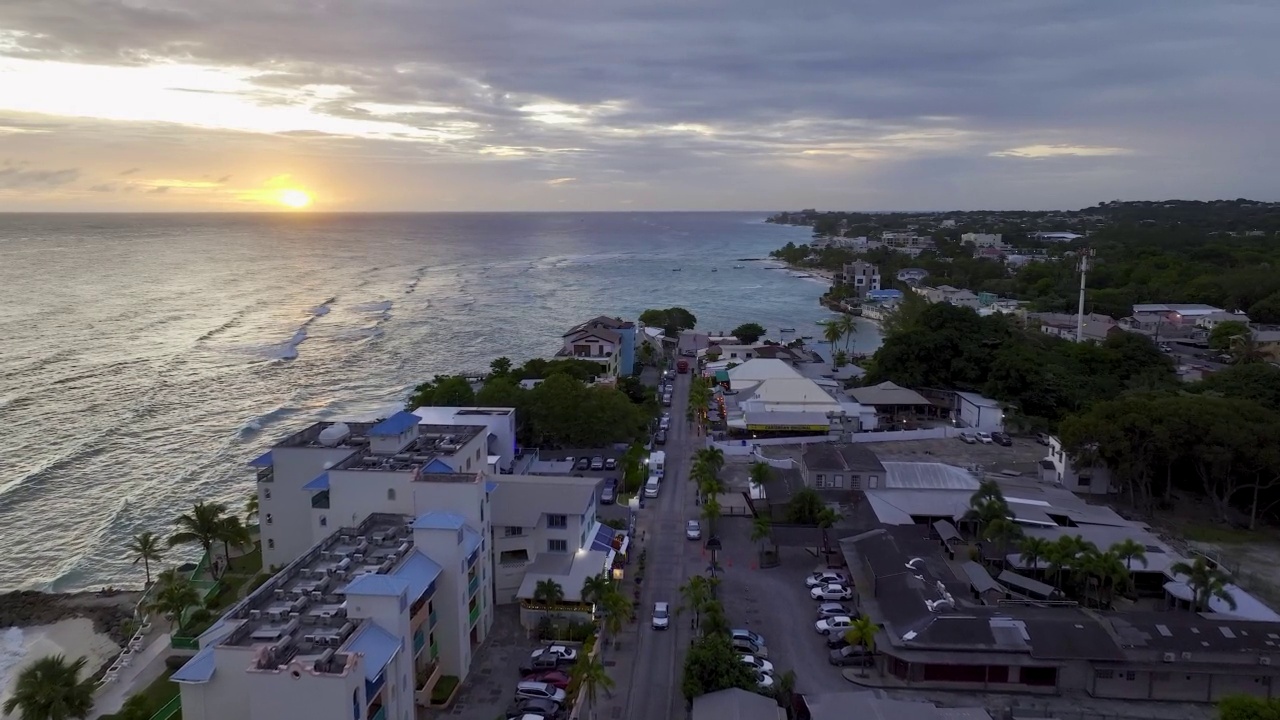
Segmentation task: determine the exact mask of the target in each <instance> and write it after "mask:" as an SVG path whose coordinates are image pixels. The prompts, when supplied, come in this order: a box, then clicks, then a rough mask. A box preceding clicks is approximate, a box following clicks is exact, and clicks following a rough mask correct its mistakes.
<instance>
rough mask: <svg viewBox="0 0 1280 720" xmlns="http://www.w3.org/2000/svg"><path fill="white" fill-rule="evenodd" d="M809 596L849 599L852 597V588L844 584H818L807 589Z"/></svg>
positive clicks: (824, 598)
mask: <svg viewBox="0 0 1280 720" xmlns="http://www.w3.org/2000/svg"><path fill="white" fill-rule="evenodd" d="M809 597H811V598H813V599H814V600H849V599H850V598H852V597H853V590H851V589H849V588H848V587H845V586H844V585H836V584H832V585H819V586H818V587H816V588H814V589H812V590H810V591H809Z"/></svg>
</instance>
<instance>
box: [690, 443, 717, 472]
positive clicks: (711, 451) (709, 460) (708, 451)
mask: <svg viewBox="0 0 1280 720" xmlns="http://www.w3.org/2000/svg"><path fill="white" fill-rule="evenodd" d="M693 455H694V460H695V461H697V462H702V463H705V464H706V465H707V467H709V468H710V469H711V472H712V473H717V474H718V473H719V472H720V471H721V470H723V469H724V451H723V450H721V449H720V448H718V447H708V448H703V449H701V450H699V451H698V452H696V453H694V454H693Z"/></svg>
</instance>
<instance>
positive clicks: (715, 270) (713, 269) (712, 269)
mask: <svg viewBox="0 0 1280 720" xmlns="http://www.w3.org/2000/svg"><path fill="white" fill-rule="evenodd" d="M711 272H720V271H719V270H717V269H716V268H711Z"/></svg>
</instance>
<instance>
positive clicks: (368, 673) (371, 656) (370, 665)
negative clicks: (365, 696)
mask: <svg viewBox="0 0 1280 720" xmlns="http://www.w3.org/2000/svg"><path fill="white" fill-rule="evenodd" d="M401 645H402V643H401V642H400V638H398V637H396V636H395V635H392V634H391V633H389V632H387V631H386V630H383V629H382V628H381V627H380V626H379V625H378V624H377V623H372V622H371V623H365V624H364V625H362V626H361V627H360V629H359V630H358V631H356V633H355V635H353V636H352V638H351V642H350V643H349V644H348V645H347V650H348V651H349V652H353V653H360V654H362V655H364V679H365V680H367V681H368V682H374V681H375V680H377V679H378V676H379V675H381V674H382V671H383V669H384V668H386V667H387V663H389V662H391V658H393V657H395V656H396V653H397V652H399V651H400V647H401Z"/></svg>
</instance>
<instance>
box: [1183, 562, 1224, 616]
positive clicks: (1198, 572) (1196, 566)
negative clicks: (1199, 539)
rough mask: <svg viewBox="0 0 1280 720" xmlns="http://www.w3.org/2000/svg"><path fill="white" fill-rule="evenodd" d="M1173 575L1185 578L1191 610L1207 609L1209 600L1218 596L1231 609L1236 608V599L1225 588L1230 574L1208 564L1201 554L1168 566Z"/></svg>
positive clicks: (1200, 610)
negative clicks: (1190, 560)
mask: <svg viewBox="0 0 1280 720" xmlns="http://www.w3.org/2000/svg"><path fill="white" fill-rule="evenodd" d="M1169 572H1170V573H1171V574H1173V576H1174V577H1178V576H1181V577H1182V578H1185V579H1184V580H1183V582H1185V583H1186V584H1187V587H1188V588H1189V589H1190V590H1191V597H1192V600H1191V610H1192V612H1204V611H1206V610H1208V609H1209V601H1210V600H1211V599H1213V598H1218V599H1219V600H1221V601H1222V602H1224V603H1226V604H1227V606H1228V607H1230V608H1231V609H1232V610H1235V609H1236V599H1235V597H1234V596H1233V595H1232V594H1231V591H1229V590H1227V585H1228V584H1230V580H1231V579H1230V576H1228V575H1227V574H1226V573H1224V572H1222V571H1221V570H1219V569H1218V568H1217V567H1216V566H1214V565H1210V564H1209V561H1208V560H1206V559H1205V557H1204V556H1203V555H1197V556H1196V559H1195V562H1191V563H1188V562H1185V561H1183V562H1176V563H1174V564H1172V565H1170V566H1169Z"/></svg>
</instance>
